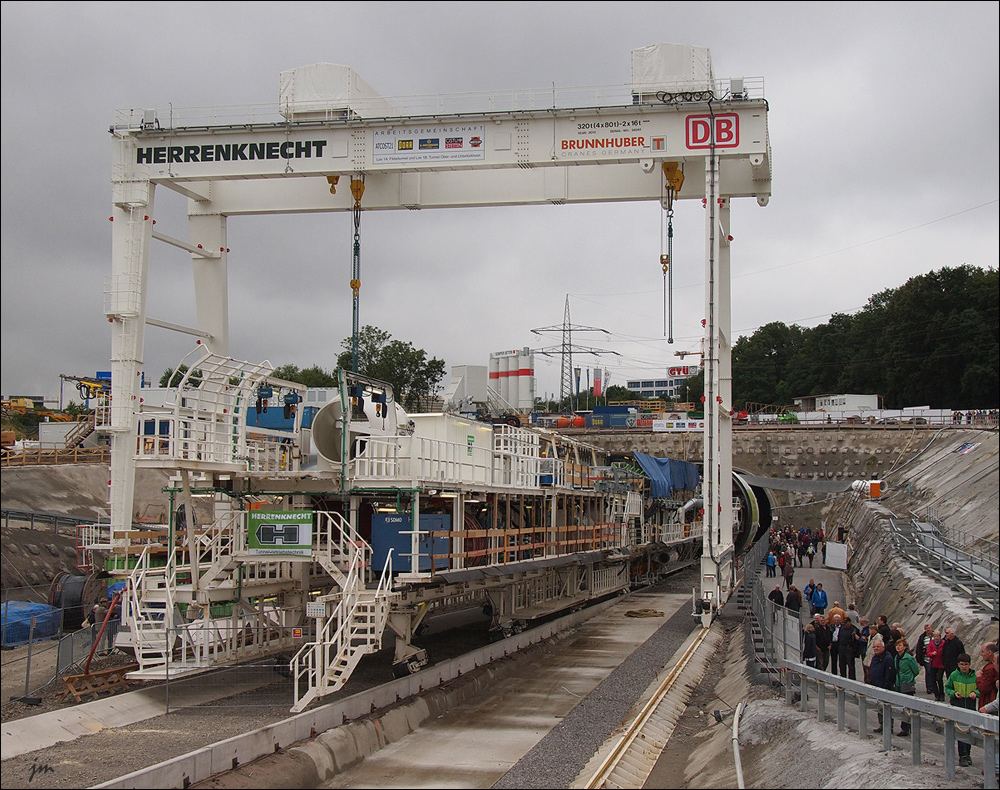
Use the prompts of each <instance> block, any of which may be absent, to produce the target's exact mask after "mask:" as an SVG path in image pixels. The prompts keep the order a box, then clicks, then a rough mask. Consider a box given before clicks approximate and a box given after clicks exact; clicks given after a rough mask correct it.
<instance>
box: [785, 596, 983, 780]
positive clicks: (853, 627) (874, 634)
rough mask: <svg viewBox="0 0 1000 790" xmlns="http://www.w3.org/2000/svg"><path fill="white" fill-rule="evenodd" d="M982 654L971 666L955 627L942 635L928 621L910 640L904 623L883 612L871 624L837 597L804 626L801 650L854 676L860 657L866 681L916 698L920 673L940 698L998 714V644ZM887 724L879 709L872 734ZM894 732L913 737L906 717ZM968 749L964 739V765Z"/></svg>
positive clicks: (827, 667) (814, 662)
mask: <svg viewBox="0 0 1000 790" xmlns="http://www.w3.org/2000/svg"><path fill="white" fill-rule="evenodd" d="M979 658H980V660H981V661H982V666H981V667H980V668H979V669H978V670H973V668H972V665H973V661H972V657H971V655H970V653H969V652H968V651H967V650H966V647H965V645H964V644H963V643H962V640H961V639H960V638H959V637H958V635H957V634H956V633H955V629H954V628H945V629H944V631H943V633H942V631H941V630H940V629H938V628H935V627H934V624H933V623H927V624H926V625H925V626H924V630H923V633H921V634H920V635H919V636H918V637H917V638H916V639H915V640H914V641H913V642H911V641H910V640H909V639H908V638H907V637H906V635H905V633H904V631H903V627H902V625H901V624H900V623H898V622H896V623H893V624H892V625H889V623H888V621H887V619H886V617H885V615H879V617H878V618H877V619H876V622H875V624H874V625H873V624H871V623H870V622H869V621H868V618H866V617H858V615H857V612H856V610H855V607H854V605H853V604H851V605H849V606H848V608H847V609H846V610H845V609H842V608H841V607H840V602H839V601H834V604H833V607H831V609H830V611H829V613H828V614H823V613H820V612H817V613H815V614H814V615H813V619H812V621H811V622H809V623H808V624H807V625H806V627H805V636H804V639H803V650H802V661H803V663H804V664H806V665H807V666H811V667H815V668H816V669H819V670H823V671H829V672H830V673H832V674H834V675H840V676H841V677H845V678H850V679H851V680H856V679H857V675H858V662H859V661H860V662H861V667H862V673H863V674H862V677H863V679H864V682H865V683H867V684H869V685H871V686H875V687H877V688H882V689H887V690H889V691H897V692H899V693H901V694H908V695H910V696H916V693H917V679H918V677H919V676H920V673H921V672H922V673H923V675H924V689H925V690H926V691H927V693H928V694H930V695H932V696H933V697H934V699H935V700H936V701H937V702H945V701H947V702H948V704H950V705H953V706H955V707H959V708H967V709H969V710H978V711H979V712H980V713H994V714H995V713H997V710H998V707H997V706H998V697H997V691H998V679H1000V666H998V663H997V661H998V652H997V645H996V644H995V643H993V642H987V643H985V644H983V645H982V646H981V647H980V649H979ZM883 727H888V728H890V729H891V727H892V723H891V722H888V723H886V722H883V721H882V713H881V710H880V711H879V713H878V727H876V728H875V730H874V732H876V733H881V732H882V729H883ZM896 734H897V735H900V736H902V737H904V738H906V737H909V735H910V723H909V721H908V720H907V719H903V720H902V721H901V722H900V725H899V732H898V733H896ZM970 751H971V745H970V744H969V743H968V742H967V741H962V740H961V739H960V740H959V741H958V758H959V764H960V765H966V766H967V765H971V764H972V758H971V757H970Z"/></svg>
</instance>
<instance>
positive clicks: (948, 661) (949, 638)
mask: <svg viewBox="0 0 1000 790" xmlns="http://www.w3.org/2000/svg"><path fill="white" fill-rule="evenodd" d="M964 652H965V645H963V644H962V640H961V639H959V638H958V637H957V636H955V629H954V628H946V629H945V631H944V643H943V644H942V645H941V660H942V661H943V662H944V676H945V678H948V677H950V676H951V673H952V672H954V671H955V670H956V669H958V656H959V655H960V654H961V653H964Z"/></svg>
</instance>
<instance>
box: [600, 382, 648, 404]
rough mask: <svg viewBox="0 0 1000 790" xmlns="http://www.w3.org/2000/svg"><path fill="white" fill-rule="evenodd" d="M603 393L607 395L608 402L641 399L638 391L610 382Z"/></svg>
mask: <svg viewBox="0 0 1000 790" xmlns="http://www.w3.org/2000/svg"><path fill="white" fill-rule="evenodd" d="M604 395H605V396H606V397H607V399H608V403H613V402H614V401H627V400H642V397H641V396H640V395H639V394H638V393H636V392H633V391H632V390H630V389H629V388H628V387H623V386H621V385H620V384H612V385H611V386H610V387H608V388H607V389H606V390H605V391H604Z"/></svg>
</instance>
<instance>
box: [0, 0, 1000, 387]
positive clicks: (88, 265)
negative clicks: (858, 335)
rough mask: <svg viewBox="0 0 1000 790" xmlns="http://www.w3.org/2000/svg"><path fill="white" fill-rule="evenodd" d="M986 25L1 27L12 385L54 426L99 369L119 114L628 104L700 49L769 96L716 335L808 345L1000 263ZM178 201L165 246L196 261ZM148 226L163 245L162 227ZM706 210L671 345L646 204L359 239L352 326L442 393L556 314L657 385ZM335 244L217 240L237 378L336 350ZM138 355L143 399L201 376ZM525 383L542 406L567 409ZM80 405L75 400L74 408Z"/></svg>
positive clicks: (104, 350)
mask: <svg viewBox="0 0 1000 790" xmlns="http://www.w3.org/2000/svg"><path fill="white" fill-rule="evenodd" d="M998 8H1000V6H998V5H997V3H994V2H983V3H948V4H938V3H907V4H901V3H894V2H893V3H823V4H817V3H794V4H793V3H743V2H741V3H692V2H687V3H674V2H658V3H616V4H608V3H579V2H572V3H482V4H479V3H477V4H467V3H433V2H429V3H427V2H425V3H392V2H383V3H365V2H362V3H358V2H353V3H280V4H279V3H221V2H220V3H184V2H176V3H141V4H135V3H129V4H124V3H75V2H74V3H35V2H31V3H26V2H4V3H3V5H2V16H3V19H2V43H3V47H2V55H0V56H2V59H3V119H2V123H3V136H2V146H3V163H2V184H3V223H2V243H3V247H2V283H3V297H2V298H3V302H2V306H3V309H2V311H0V321H2V331H3V341H2V384H0V389H2V392H3V393H4V395H5V396H7V395H11V394H41V395H45V396H46V397H50V398H58V396H59V389H60V380H59V375H60V374H67V375H77V376H82V375H93V373H94V372H95V371H97V370H107V369H109V368H110V364H109V361H108V357H109V353H110V329H109V325H108V323H107V321H106V319H105V317H104V315H103V291H104V283H105V280H106V278H107V277H108V275H109V273H110V265H111V264H110V261H111V258H110V250H111V231H110V225H109V223H108V221H107V218H108V216H109V214H110V201H111V137H110V135H109V134H108V127H109V126H110V124H111V123H112V122H113V119H114V113H115V110H117V109H119V108H144V107H156V108H166V107H168V106H171V105H172V106H173V107H175V108H181V107H221V106H228V105H263V104H267V103H276V102H277V98H278V74H279V72H280V71H282V70H285V69H290V68H294V67H296V66H303V65H308V64H311V63H318V62H330V63H340V64H345V65H348V66H351V67H352V68H354V69H355V71H357V72H358V73H359V74H360V75H361V77H362V78H363V79H365V80H366V81H367V82H368V83H369V84H371V85H372V86H373V87H374V88H375V89H376V90H378V91H379V92H380V93H381V94H382V95H384V96H393V97H394V96H412V95H427V94H455V93H464V92H482V91H501V90H509V89H545V88H551V86H553V85H554V86H557V87H560V88H567V87H576V86H615V85H622V86H624V85H626V84H627V83H628V82H629V79H630V52H631V50H632V49H635V48H638V47H642V46H645V45H648V44H652V43H657V42H676V43H684V44H695V45H698V46H706V47H708V48H709V49H710V50H711V54H712V62H713V66H714V71H715V76H716V77H717V78H726V77H739V76H743V77H762V78H763V79H764V81H765V95H766V98H767V100H768V102H769V105H770V115H769V128H770V137H771V144H772V149H773V194H772V198H771V201H770V204H769V205H768V206H767V207H766V208H760V207H759V206H757V204H756V202H755V201H754V200H752V199H746V200H739V201H735V202H734V208H733V212H732V234H733V236H734V239H735V240H734V243H733V248H732V271H733V317H732V322H733V330H734V333H735V334H737V335H739V334H750V333H752V332H753V331H754V329H756V328H757V327H759V326H762V325H764V324H767V323H769V322H772V321H782V322H784V323H786V324H793V323H794V324H799V325H800V326H815V325H816V324H819V323H822V322H824V321H826V320H827V319H828V318H829V316H830V315H831V314H832V313H851V312H855V311H857V310H859V309H860V308H862V307H863V306H864V305H865V304H866V303H867V301H868V299H869V297H870V296H871V295H872V294H874V293H877V292H879V291H881V290H884V289H886V288H895V287H898V286H900V285H902V284H903V283H904V282H906V280H907V279H908V278H910V277H913V276H915V275H919V274H924V273H927V272H929V271H932V270H935V269H939V268H941V267H943V266H958V265H961V264H963V263H969V264H972V265H975V266H981V267H995V266H996V265H997V262H998V202H997V201H998V183H997V182H998V161H997V160H998V114H997V94H998V91H997V74H998V72H1000V68H998V62H997V61H998V34H997V30H998ZM184 210H185V204H184V201H183V200H181V199H179V197H178V196H177V195H175V194H173V193H170V192H169V191H168V190H159V191H158V192H157V205H156V215H157V219H158V228H159V229H162V231H163V232H164V233H167V234H169V235H173V236H177V237H181V238H187V228H186V226H185V224H186V222H185V219H184ZM160 223H162V224H160ZM703 231H704V225H703V214H702V209H701V204H700V200H698V201H683V202H682V203H681V204H680V205H679V207H678V209H677V212H676V218H675V249H674V263H675V267H674V272H675V274H674V298H675V313H674V338H675V343H674V344H673V345H672V346H671V345H668V344H667V342H666V340H665V339H664V336H663V294H662V272H661V269H660V265H659V255H660V252H661V233H662V231H661V209H660V208H659V207H658V206H657V205H656V204H652V203H634V204H615V205H594V206H546V207H504V208H493V209H478V208H477V209H472V208H466V209H456V210H448V211H444V210H428V211H420V212H372V213H371V214H369V215H366V216H365V218H364V220H363V225H362V282H363V287H362V292H361V294H362V295H361V310H362V312H361V322H362V324H373V325H376V326H378V327H380V328H382V329H384V330H386V331H388V332H390V333H391V334H392V336H393V337H394V338H398V339H401V340H405V341H410V342H412V343H413V344H414V345H416V346H417V347H419V348H423V349H425V350H426V351H427V352H428V353H429V354H431V355H433V356H436V357H439V358H441V359H444V360H445V362H446V363H447V365H448V366H449V368H450V366H451V365H458V364H479V365H485V364H487V361H488V358H489V353H490V352H491V351H498V350H502V349H511V348H522V347H525V346H530V347H532V348H545V347H551V346H553V345H555V344H557V343H558V337H557V336H555V335H543V336H540V335H536V334H533V333H532V332H531V330H532V329H535V328H539V327H546V326H553V325H558V324H561V323H562V321H563V311H564V304H565V301H566V298H567V295H569V300H570V306H571V311H572V320H573V323H574V324H578V325H587V326H594V327H601V328H603V329H605V330H607V332H608V334H603V333H602V334H600V335H598V334H578V335H577V336H576V337H575V338H574V340H575V341H576V342H577V343H578V344H579V345H581V346H589V347H594V348H602V349H607V350H608V351H614V352H617V354H610V353H609V354H606V355H603V356H601V357H593V356H579V355H578V357H577V360H576V361H577V362H580V363H582V364H583V365H585V366H586V365H593V366H597V365H600V366H601V367H604V368H606V369H607V370H608V371H609V372H610V375H611V380H610V383H612V384H623V383H624V382H625V380H626V379H627V378H634V377H640V376H641V377H653V376H662V375H663V373H664V369H665V367H667V366H670V365H673V364H675V363H676V357H675V356H674V352H675V351H677V350H684V351H686V350H692V349H696V348H697V345H698V339H699V338H700V335H701V326H700V321H701V318H702V314H703V312H704V308H703V304H704V296H703V294H704V241H703ZM351 245H352V229H351V224H350V217H349V216H348V215H346V214H323V215H301V216H291V217H240V218H234V219H231V220H230V222H229V247H230V250H231V252H230V255H229V272H230V309H231V316H232V317H231V327H232V348H231V353H232V355H233V356H235V357H237V358H240V359H245V360H250V361H254V362H258V361H260V360H264V359H267V360H270V361H271V362H272V363H273V364H274V365H275V366H278V365H282V364H285V363H292V364H296V365H299V366H300V367H306V366H310V365H319V366H321V367H323V368H326V369H331V368H332V367H333V366H334V364H335V358H336V355H337V353H338V352H339V351H340V350H341V341H342V340H343V339H344V338H347V337H348V336H349V335H350V331H351V293H350V288H349V285H348V283H349V280H350V272H351ZM148 312H149V315H151V316H153V317H156V318H160V319H164V320H168V321H172V322H174V323H178V324H186V325H193V323H194V304H193V281H192V277H191V268H190V259H189V256H187V255H186V254H185V253H182V252H180V251H178V250H175V249H173V248H167V247H166V245H162V244H158V245H155V246H154V249H153V257H152V263H151V274H150V292H149V306H148ZM192 343H193V341H192V339H191V338H190V336H187V335H182V334H178V333H172V332H169V331H167V330H164V329H158V328H155V327H152V328H150V329H149V330H148V332H147V342H146V354H145V366H146V373H147V377H149V378H152V379H154V380H155V379H158V378H159V376H160V374H161V373H162V371H163V370H164V369H165V368H167V367H170V366H173V365H175V364H176V363H177V361H179V360H180V358H181V357H182V356H183V355H184V354H185V353H186V352H187V351H189V350H190V349H191V347H192ZM559 365H560V362H559V358H558V356H552V357H546V356H539V357H538V359H537V363H536V370H537V375H538V394H539V395H542V394H545V393H551V392H556V393H558V390H559V370H560V367H559ZM74 394H75V392H74V391H73V390H72V389H70V388H68V387H67V389H66V400H68V399H69V397H70V396H72V395H74Z"/></svg>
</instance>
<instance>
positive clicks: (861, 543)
mask: <svg viewBox="0 0 1000 790" xmlns="http://www.w3.org/2000/svg"><path fill="white" fill-rule="evenodd" d="M892 517H893V512H892V511H891V510H889V509H888V508H887V507H885V506H884V505H881V504H879V503H877V502H867V503H865V504H864V505H863V506H862V507H860V508H858V509H857V510H856V511H855V516H854V518H853V519H852V521H851V523H850V524H849V527H848V529H849V532H848V537H847V548H848V570H847V574H846V576H847V579H846V581H847V584H846V585H845V586H846V588H847V589H848V593H847V594H848V598H849V599H850V600H853V601H855V602H856V603H857V608H858V610H859V611H860V612H861V613H862V615H863V616H865V617H867V618H868V619H869V620H870V621H871V623H872V625H874V624H875V622H876V618H877V617H878V616H879V615H885V617H886V619H887V621H888V622H889V623H890V624H891V623H894V622H899V623H900V624H901V625H902V630H903V634H904V635H905V636H906V638H907V640H908V641H909V642H910V649H911V650H916V639H917V637H919V636H920V634H921V633H923V630H924V625H925V624H926V623H930V624H932V625H933V626H934V628H936V629H940V630H941V632H942V634H943V633H944V629H945V628H949V627H950V628H954V629H955V633H956V634H957V635H958V637H959V639H961V640H962V642H963V643H964V645H965V648H966V652H968V653H969V654H970V655H971V656H972V657H973V664H974V665H975V666H979V664H980V660H979V648H980V647H981V646H982V645H983V643H985V642H996V641H997V638H998V634H1000V627H998V623H997V621H996V620H995V619H993V618H992V617H991V616H990V615H989V614H985V613H982V612H979V611H976V610H974V609H973V608H972V607H971V606H970V605H969V603H968V601H967V600H966V601H964V602H963V599H962V598H961V597H960V594H959V593H958V592H957V591H955V590H952V589H951V588H950V587H947V586H945V585H943V584H941V583H939V582H938V581H936V580H935V579H934V578H933V577H932V576H930V575H929V574H928V573H927V572H925V571H923V570H922V569H920V568H919V567H917V566H914V565H913V564H911V563H910V562H909V561H908V560H907V559H906V558H905V557H902V556H898V555H897V553H896V548H895V546H894V545H893V542H892V540H891V538H890V534H891V532H890V530H891V526H890V524H889V520H890V518H892ZM841 603H842V604H845V605H846V603H847V602H846V601H842V602H841Z"/></svg>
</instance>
